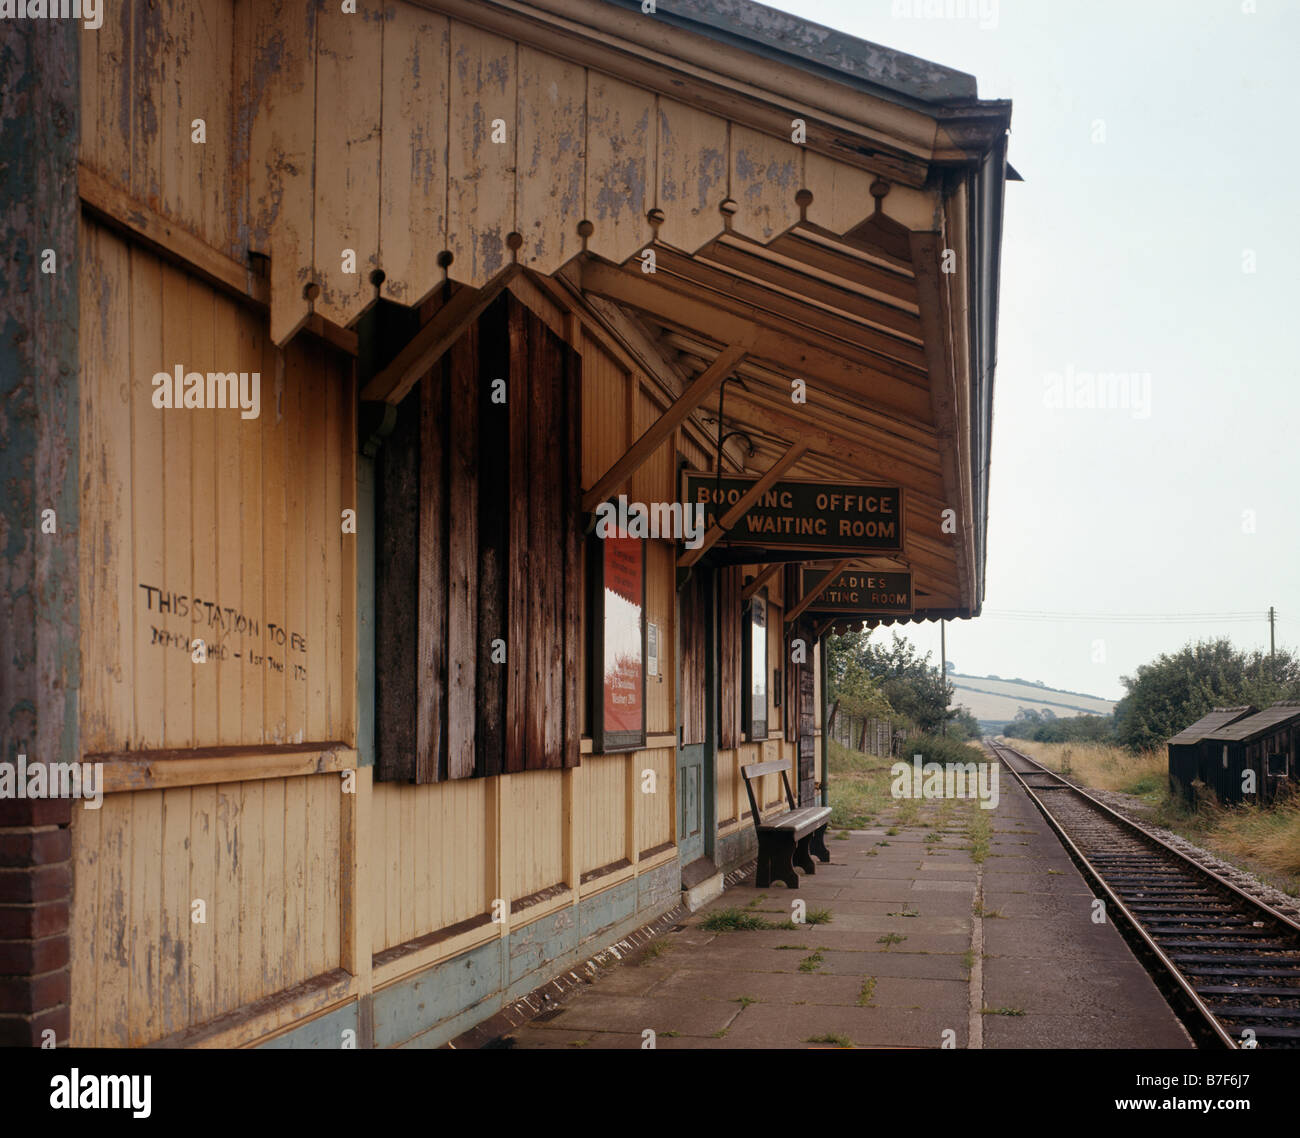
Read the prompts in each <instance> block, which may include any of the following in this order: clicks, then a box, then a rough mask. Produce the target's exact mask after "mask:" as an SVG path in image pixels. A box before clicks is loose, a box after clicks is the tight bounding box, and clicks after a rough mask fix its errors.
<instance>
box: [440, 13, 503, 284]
mask: <svg viewBox="0 0 1300 1138" xmlns="http://www.w3.org/2000/svg"><path fill="white" fill-rule="evenodd" d="M515 55H516V45H515V43H514V42H513V41H511V40H508V39H503V38H502V37H500V36H494V35H491V34H489V33H488V32H484V31H480V30H479V29H478V28H474V27H471V26H470V25H468V24H463V23H460V22H459V21H455V20H453V21H452V23H451V86H450V91H449V102H448V106H449V110H450V113H449V116H448V120H447V121H448V133H449V141H448V150H447V175H448V194H447V248H448V249H449V250H450V251H451V253H452V256H453V257H454V260H453V261H452V264H451V267H450V269H449V270H448V273H449V275H450V276H451V278H452V280H456V281H461V282H463V283H465V284H468V285H472V286H473V287H474V288H478V287H480V286H481V285H483V284H484V283H486V282H487V281H488V280H490V279H491V278H492V277H493V276H494V275H495V274H496V273H497V272H499V271H500V270H501V269H503V268H505V266H506V265H507V264H508V263H509V262H510V259H511V258H510V255H509V254H510V251H509V249H508V248H507V247H506V237H507V235H508V234H510V233H511V232H513V231H514V229H515V179H514V169H515V155H516V146H517V142H518V139H517V137H516V135H517V131H518V121H517V115H516V107H515V94H516V91H515V86H516V84H515V80H516V76H517V74H518V67H517V63H516V59H515ZM494 124H496V125H495V126H494ZM494 132H495V134H496V137H498V138H502V139H503V141H498V142H494V141H492V139H493V136H494Z"/></svg>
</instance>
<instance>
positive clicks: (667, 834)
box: [632, 747, 676, 853]
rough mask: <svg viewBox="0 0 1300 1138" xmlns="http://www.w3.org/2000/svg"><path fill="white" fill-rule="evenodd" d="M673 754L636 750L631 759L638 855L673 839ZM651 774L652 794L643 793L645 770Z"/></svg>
mask: <svg viewBox="0 0 1300 1138" xmlns="http://www.w3.org/2000/svg"><path fill="white" fill-rule="evenodd" d="M675 762H676V752H675V751H674V750H673V748H672V747H657V748H655V749H654V750H649V751H638V752H637V753H636V756H635V758H634V760H633V771H634V774H635V778H634V780H633V781H634V783H635V785H634V786H633V787H632V793H633V794H636V795H638V796H639V797H638V799H637V810H638V813H637V820H636V848H637V853H641V852H642V851H644V850H652V849H654V848H655V847H656V846H661V845H663V844H664V843H665V842H669V841H672V837H673V767H674V765H675ZM648 770H649V771H654V776H655V792H654V794H643V793H642V791H641V780H642V779H643V778H644V774H645V772H646V771H648Z"/></svg>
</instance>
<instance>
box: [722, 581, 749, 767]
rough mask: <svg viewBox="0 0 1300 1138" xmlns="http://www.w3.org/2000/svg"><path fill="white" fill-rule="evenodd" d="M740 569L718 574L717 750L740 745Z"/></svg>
mask: <svg viewBox="0 0 1300 1138" xmlns="http://www.w3.org/2000/svg"><path fill="white" fill-rule="evenodd" d="M740 587H741V586H740V566H739V565H727V566H724V567H723V568H721V569H719V570H718V688H719V700H718V746H719V747H720V748H721V749H722V750H724V751H725V750H729V749H730V748H732V747H735V746H737V745H738V744H739V743H740V693H741V675H740V665H741V659H740V657H741V632H742V623H743V621H742V614H741V605H740Z"/></svg>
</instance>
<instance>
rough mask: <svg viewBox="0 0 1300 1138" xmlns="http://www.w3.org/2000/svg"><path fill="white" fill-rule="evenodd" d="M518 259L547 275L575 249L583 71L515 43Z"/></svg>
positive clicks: (582, 165)
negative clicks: (519, 245)
mask: <svg viewBox="0 0 1300 1138" xmlns="http://www.w3.org/2000/svg"><path fill="white" fill-rule="evenodd" d="M518 94H519V140H518V141H519V149H518V171H517V186H518V190H517V192H518V199H519V206H518V225H517V229H518V231H519V233H520V235H521V236H522V237H523V239H524V243H523V246H522V247H521V248H520V250H519V261H520V263H521V264H524V265H527V266H528V267H529V268H530V269H535V270H536V271H537V272H539V273H552V272H554V271H555V270H556V269H558V268H559V267H560V266H561V265H563V264H564V263H565V262H566V261H568V260H569V259H570V258H571V257H573V256H574V255H575V254H577V253H580V252H581V251H582V238H581V237H580V236H579V235H578V222H580V221H582V220H583V218H585V217H586V216H587V214H586V208H587V201H586V191H587V187H586V178H585V173H586V162H585V158H584V152H585V145H586V131H587V100H586V75H585V73H584V71H583V69H582V68H581V67H578V66H576V65H574V64H572V63H568V62H566V61H565V60H561V59H557V58H556V57H555V56H553V55H547V54H545V53H543V52H539V51H535V50H534V49H532V48H530V47H527V46H525V45H523V44H521V45H520V47H519V92H518Z"/></svg>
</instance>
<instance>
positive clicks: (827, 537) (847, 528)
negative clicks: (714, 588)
mask: <svg viewBox="0 0 1300 1138" xmlns="http://www.w3.org/2000/svg"><path fill="white" fill-rule="evenodd" d="M757 481H758V478H757V477H754V476H750V475H746V474H726V475H723V476H722V478H721V479H719V478H717V476H716V475H713V474H709V473H707V472H704V471H695V470H686V471H683V472H682V484H683V497H684V499H685V501H687V502H688V503H691V504H694V503H700V504H701V505H703V506H704V514H705V526H706V527H708V526H711V525H713V524H714V523H715V522H716V521H717V520H718V518H719V517H721V516H722V515H723V514H724V513H726V512H727V510H729V509H731V507H732V506H734V505H735V504H736V503H737V502H738V501H740V499H741V498H742V497H743V496H744V494H745V493H746V492H747V491H748V490H749V489H750V488H751V487H752V486H753V485H754V483H755V482H757ZM722 540H723V541H724V542H726V543H727V544H728V545H733V546H734V545H746V546H758V547H761V548H764V549H806V550H812V551H815V552H818V553H822V552H834V553H859V552H863V551H866V550H869V551H871V552H873V553H901V552H902V551H903V491H902V489H901V488H899V487H898V486H876V485H872V484H870V483H865V482H810V481H803V480H798V479H790V480H787V481H781V482H774V483H773V484H772V485H771V486H769V487H768V488H767V489H766V490H765V491H764V492H763V494H762V495H761V496H760V497H759V499H758V501H756V502H755V503H754V505H752V506H750V508H749V509H748V510H746V511H745V513H744V514H743V515H742V516H741V518H740V520H739V521H738V522H736V524H735V525H734V526H732V527H731V529H730V530H729V531H728V532H727V536H726V537H725V538H723V539H722Z"/></svg>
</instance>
